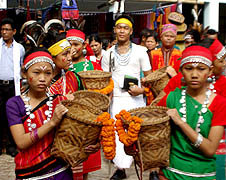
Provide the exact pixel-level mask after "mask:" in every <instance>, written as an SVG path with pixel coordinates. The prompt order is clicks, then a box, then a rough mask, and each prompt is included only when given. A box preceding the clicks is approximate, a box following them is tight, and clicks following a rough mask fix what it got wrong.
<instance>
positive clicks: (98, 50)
mask: <svg viewBox="0 0 226 180" xmlns="http://www.w3.org/2000/svg"><path fill="white" fill-rule="evenodd" d="M89 45H90V47H91V49H92V50H93V52H94V55H95V57H96V62H97V63H98V64H100V65H101V60H102V57H103V55H104V53H105V50H103V49H102V41H101V38H100V37H99V36H98V35H97V34H94V35H91V36H90V37H89ZM91 60H92V59H91Z"/></svg>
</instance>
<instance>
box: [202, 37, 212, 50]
mask: <svg viewBox="0 0 226 180" xmlns="http://www.w3.org/2000/svg"><path fill="white" fill-rule="evenodd" d="M214 41H215V39H211V38H204V39H203V40H202V41H201V42H200V43H199V45H200V46H203V47H205V48H209V47H210V46H211V45H212V44H213V42H214Z"/></svg>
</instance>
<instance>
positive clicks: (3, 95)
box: [0, 18, 25, 157]
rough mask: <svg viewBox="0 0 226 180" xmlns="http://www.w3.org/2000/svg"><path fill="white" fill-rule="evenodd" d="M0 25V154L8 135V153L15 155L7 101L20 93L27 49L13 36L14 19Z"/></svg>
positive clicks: (7, 19)
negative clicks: (21, 73) (21, 69)
mask: <svg viewBox="0 0 226 180" xmlns="http://www.w3.org/2000/svg"><path fill="white" fill-rule="evenodd" d="M0 27H1V36H2V37H1V38H0V118H1V128H0V154H2V149H3V139H4V136H6V138H5V139H6V153H7V154H9V155H11V156H13V157H15V156H16V154H17V151H16V145H15V143H14V141H13V138H12V136H11V133H10V131H9V128H8V121H7V117H6V102H7V100H8V99H9V98H11V97H12V96H15V95H19V94H20V66H21V64H22V62H23V57H24V53H25V50H24V47H23V46H22V45H21V44H19V43H17V42H16V41H15V39H14V38H13V36H14V35H15V34H16V28H15V23H14V21H13V20H12V19H10V18H5V19H3V20H2V21H1V25H0Z"/></svg>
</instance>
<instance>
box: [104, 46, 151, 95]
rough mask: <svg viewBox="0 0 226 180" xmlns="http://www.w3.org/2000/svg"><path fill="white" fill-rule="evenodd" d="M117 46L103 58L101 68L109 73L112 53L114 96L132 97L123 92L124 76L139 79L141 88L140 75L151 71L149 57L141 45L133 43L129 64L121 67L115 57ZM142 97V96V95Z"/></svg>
mask: <svg viewBox="0 0 226 180" xmlns="http://www.w3.org/2000/svg"><path fill="white" fill-rule="evenodd" d="M114 51H115V46H112V47H111V48H110V49H109V50H107V51H106V53H105V54H104V56H103V59H102V62H101V67H102V69H103V70H104V71H109V60H110V52H112V53H111V57H112V58H114V64H115V67H114V69H115V70H114V71H113V70H111V72H112V79H113V81H114V96H131V95H130V94H129V93H128V92H127V91H124V90H122V89H121V88H122V85H123V83H124V76H125V75H129V76H132V77H135V78H137V79H138V81H139V82H138V86H139V87H141V83H140V73H141V70H142V71H149V70H151V65H150V61H149V57H148V54H147V52H146V51H145V49H144V48H143V47H141V46H139V45H136V44H134V43H132V51H131V54H130V58H129V62H128V64H126V65H124V66H123V65H120V64H119V63H118V61H117V59H116V58H117V57H115V56H114ZM141 97H142V95H141Z"/></svg>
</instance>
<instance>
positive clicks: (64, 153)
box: [51, 100, 102, 167]
mask: <svg viewBox="0 0 226 180" xmlns="http://www.w3.org/2000/svg"><path fill="white" fill-rule="evenodd" d="M62 104H63V105H65V106H66V107H67V108H68V112H67V113H66V116H65V117H64V119H63V120H62V122H61V123H60V125H59V127H58V129H57V131H56V134H55V138H54V142H53V146H52V149H51V154H52V155H54V156H55V157H58V158H61V159H63V160H64V161H66V162H68V163H69V164H70V165H71V166H72V167H75V166H77V165H79V164H80V163H82V162H84V161H85V160H87V159H88V156H89V154H86V153H85V152H84V148H85V147H87V146H88V145H94V144H96V143H97V141H98V138H99V135H100V132H101V127H102V124H101V122H95V121H94V120H95V119H96V118H97V117H98V115H100V114H101V113H102V111H101V110H99V109H97V108H95V107H91V106H87V105H84V104H80V103H78V102H73V101H68V100H65V101H63V102H62Z"/></svg>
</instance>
